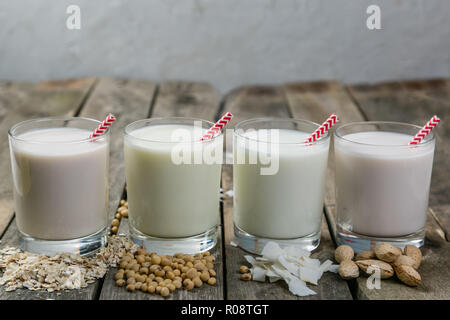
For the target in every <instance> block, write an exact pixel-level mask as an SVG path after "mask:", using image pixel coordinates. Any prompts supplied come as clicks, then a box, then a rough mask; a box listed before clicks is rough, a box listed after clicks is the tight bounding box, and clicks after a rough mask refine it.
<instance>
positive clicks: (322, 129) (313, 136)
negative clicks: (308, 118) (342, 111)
mask: <svg viewBox="0 0 450 320" xmlns="http://www.w3.org/2000/svg"><path fill="white" fill-rule="evenodd" d="M338 121H339V117H338V116H337V115H336V114H335V113H333V114H332V115H331V116H329V117H328V119H327V120H326V121H325V122H324V123H322V124H321V125H320V127H318V128H317V129H316V131H314V132H313V133H311V135H310V136H309V137H308V138H307V139H306V140H305V141H304V142H306V143H307V142H314V141H316V140H317V139H319V138H320V137H321V136H322V135H324V134H325V133H326V132H327V131H328V130H330V128H331V127H332V126H334V125H335V124H336V122H338Z"/></svg>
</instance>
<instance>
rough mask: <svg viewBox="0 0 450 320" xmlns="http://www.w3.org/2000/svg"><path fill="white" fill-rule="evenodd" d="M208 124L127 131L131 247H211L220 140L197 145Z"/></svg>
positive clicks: (154, 122) (165, 123) (140, 126)
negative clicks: (135, 245) (140, 245)
mask: <svg viewBox="0 0 450 320" xmlns="http://www.w3.org/2000/svg"><path fill="white" fill-rule="evenodd" d="M212 125H213V123H210V122H208V121H204V120H196V119H187V118H159V119H146V120H140V121H137V122H134V123H132V124H130V125H128V126H127V127H126V129H125V164H126V178H127V196H128V210H129V219H130V233H131V237H132V239H133V240H134V241H135V242H136V243H139V244H144V246H145V247H146V248H148V249H149V250H151V251H156V252H158V253H162V254H173V253H176V252H185V253H197V252H202V251H207V250H210V249H211V248H213V247H214V246H215V244H216V242H217V232H218V228H217V225H218V219H219V203H220V176H221V161H222V153H223V151H222V148H223V137H222V135H221V134H219V135H217V136H216V137H214V138H213V139H211V140H208V141H200V139H201V137H202V134H203V133H205V132H206V130H207V129H208V128H209V127H211V126H212Z"/></svg>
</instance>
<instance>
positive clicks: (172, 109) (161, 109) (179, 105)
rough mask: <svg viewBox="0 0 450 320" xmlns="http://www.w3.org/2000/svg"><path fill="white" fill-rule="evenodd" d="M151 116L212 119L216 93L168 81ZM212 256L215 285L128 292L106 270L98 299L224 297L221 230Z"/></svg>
mask: <svg viewBox="0 0 450 320" xmlns="http://www.w3.org/2000/svg"><path fill="white" fill-rule="evenodd" d="M151 109H152V114H151V116H152V117H191V118H200V119H205V120H210V121H213V120H214V119H215V117H216V115H217V112H218V109H219V95H218V93H217V91H216V90H215V89H214V88H213V87H212V86H211V85H209V84H206V83H190V82H168V83H163V84H161V86H160V88H159V91H158V95H157V96H156V99H155V104H154V105H153V106H152V108H151ZM119 232H120V233H125V234H127V233H128V220H127V219H123V220H122V222H121V224H120V229H119ZM211 254H213V255H214V256H215V257H216V264H215V270H216V272H217V277H216V279H217V284H216V285H215V286H209V285H206V284H205V285H203V286H202V288H199V289H195V290H193V291H186V290H176V291H175V292H174V293H172V294H171V295H170V296H169V297H168V298H163V297H161V296H159V295H156V294H148V293H142V292H134V293H129V292H127V291H126V290H125V289H124V288H119V287H116V286H115V284H114V280H113V277H114V273H115V272H116V270H117V269H112V270H110V271H109V272H108V274H107V276H106V279H105V281H104V284H103V289H102V291H101V294H100V299H101V300H117V299H120V300H162V299H166V300H167V299H169V300H220V299H223V297H224V291H223V290H224V280H223V265H222V260H223V259H222V237H221V232H220V236H219V239H218V244H217V246H216V247H215V248H214V250H212V251H211Z"/></svg>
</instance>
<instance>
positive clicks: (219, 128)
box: [200, 112, 233, 141]
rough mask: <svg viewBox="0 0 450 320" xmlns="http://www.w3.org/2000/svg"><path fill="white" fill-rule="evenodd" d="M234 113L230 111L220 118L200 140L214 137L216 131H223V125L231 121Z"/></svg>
mask: <svg viewBox="0 0 450 320" xmlns="http://www.w3.org/2000/svg"><path fill="white" fill-rule="evenodd" d="M231 118H233V115H232V114H231V113H230V112H227V113H226V114H225V115H224V116H223V117H222V118H220V119H219V121H217V122H216V123H215V124H214V125H213V126H212V127H211V128H209V130H208V131H207V132H206V133H205V134H204V135H203V136H202V138H201V139H200V141H204V140H208V139H212V138H213V137H214V136H215V135H216V133H218V132H220V131H222V129H223V127H225V126H226V125H227V124H228V122H230V121H231Z"/></svg>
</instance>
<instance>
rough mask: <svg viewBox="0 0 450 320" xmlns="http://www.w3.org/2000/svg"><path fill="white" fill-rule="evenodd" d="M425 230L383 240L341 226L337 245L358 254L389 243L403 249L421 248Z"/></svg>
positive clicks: (338, 231)
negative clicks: (380, 244) (351, 249)
mask: <svg viewBox="0 0 450 320" xmlns="http://www.w3.org/2000/svg"><path fill="white" fill-rule="evenodd" d="M424 238H425V229H423V230H420V231H419V232H416V233H413V234H409V235H406V236H403V237H395V238H383V237H380V238H379V237H370V236H365V235H362V234H358V233H355V232H351V231H348V230H346V229H344V228H342V227H341V226H339V225H338V226H337V237H336V240H337V244H338V246H339V245H342V244H346V245H349V246H350V247H352V248H353V250H354V251H355V252H356V253H359V252H361V251H364V250H374V249H375V248H376V247H377V246H378V244H379V243H381V242H387V243H390V244H391V245H393V246H395V247H399V248H401V249H403V248H404V247H405V246H407V245H412V246H416V247H418V248H420V247H421V246H423V244H424Z"/></svg>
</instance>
